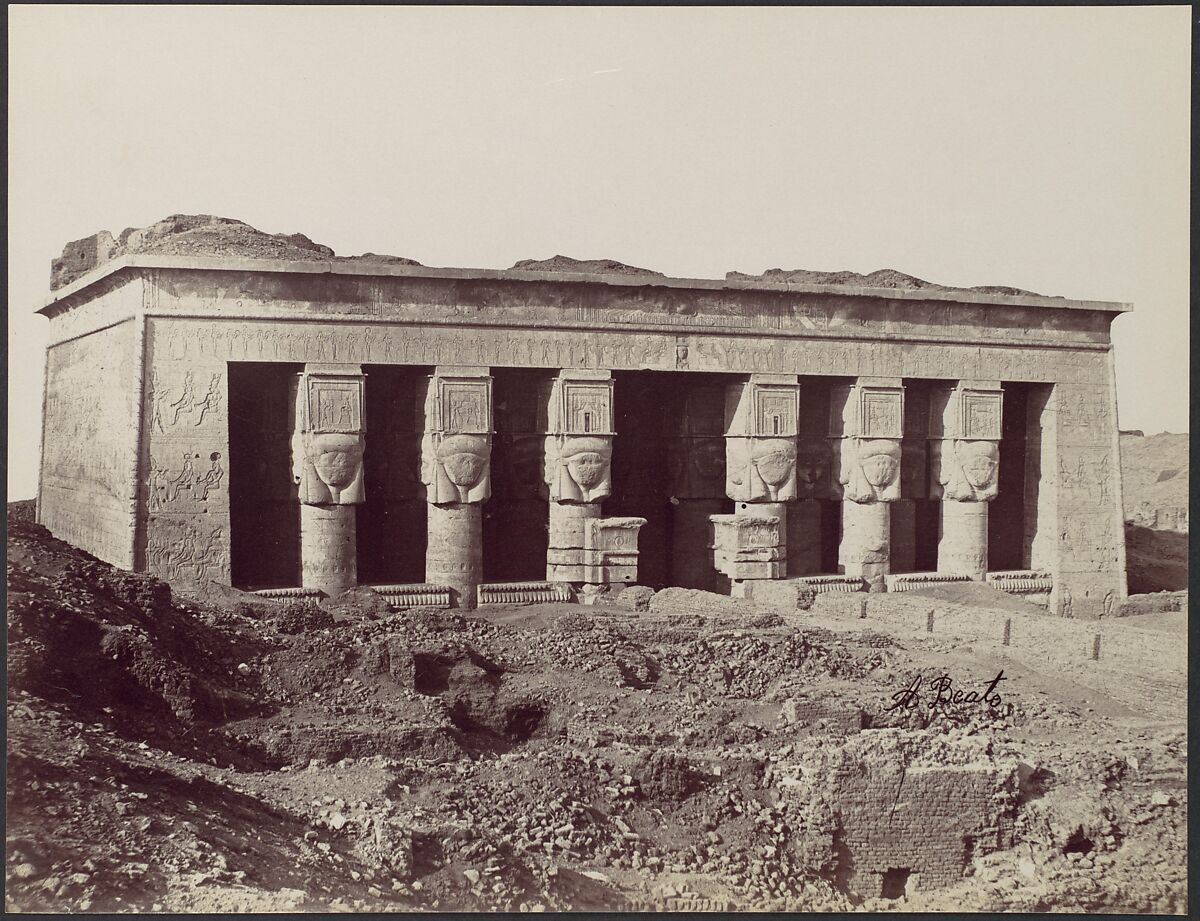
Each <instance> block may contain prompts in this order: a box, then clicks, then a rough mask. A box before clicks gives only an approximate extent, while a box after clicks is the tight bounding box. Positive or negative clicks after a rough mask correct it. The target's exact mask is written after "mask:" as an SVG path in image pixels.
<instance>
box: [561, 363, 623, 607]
mask: <svg viewBox="0 0 1200 921" xmlns="http://www.w3.org/2000/svg"><path fill="white" fill-rule="evenodd" d="M542 405H543V407H544V416H543V420H542V421H543V425H544V429H545V431H546V466H545V480H546V485H547V486H548V487H549V493H550V540H549V546H548V547H547V550H546V578H547V580H549V581H551V582H570V583H574V584H575V585H577V586H580V589H581V600H584V601H589V600H591V599H592V598H594V597H595V593H596V592H597V591H599V587H600V586H601V585H607V584H609V583H613V582H634V581H636V579H637V537H638V529H639V528H640V527H641V526H642V525H643V524H645V523H646V519H644V518H601V517H600V502H601V501H602V500H603V499H605V498H606V497H607V496H609V495H610V494H611V493H612V443H613V437H614V435H615V432H614V431H613V381H612V372H611V371H602V370H601V371H589V370H579V369H575V370H570V371H566V370H564V371H561V372H559V374H558V375H556V376H555V377H554V378H553V379H552V380H550V381H548V382H547V383H546V385H545V386H544V387H543V389H542Z"/></svg>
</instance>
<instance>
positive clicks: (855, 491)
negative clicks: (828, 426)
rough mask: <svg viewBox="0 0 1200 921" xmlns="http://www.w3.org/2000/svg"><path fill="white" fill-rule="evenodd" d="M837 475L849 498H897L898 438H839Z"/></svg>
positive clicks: (898, 496) (875, 499)
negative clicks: (839, 462)
mask: <svg viewBox="0 0 1200 921" xmlns="http://www.w3.org/2000/svg"><path fill="white" fill-rule="evenodd" d="M841 454H842V456H841V464H840V467H841V469H840V471H839V475H838V479H839V481H840V482H841V484H842V488H843V489H842V495H843V497H844V498H846V499H849V500H851V501H852V502H859V503H862V502H891V501H894V500H895V499H899V498H900V479H899V475H900V458H901V452H900V442H899V441H898V440H894V439H883V438H879V439H861V438H843V439H842V445H841Z"/></svg>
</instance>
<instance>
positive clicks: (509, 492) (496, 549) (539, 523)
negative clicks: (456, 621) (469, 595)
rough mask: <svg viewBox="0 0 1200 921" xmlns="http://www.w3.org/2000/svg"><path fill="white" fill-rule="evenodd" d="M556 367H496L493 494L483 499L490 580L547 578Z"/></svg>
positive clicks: (486, 568)
mask: <svg viewBox="0 0 1200 921" xmlns="http://www.w3.org/2000/svg"><path fill="white" fill-rule="evenodd" d="M551 374H552V372H550V371H544V370H541V369H538V368H493V369H492V417H493V427H494V428H495V429H496V433H495V435H493V436H492V496H491V498H490V499H488V500H487V502H485V503H484V504H483V579H484V581H485V582H540V581H543V580H544V579H545V578H546V548H547V546H548V545H549V541H550V536H549V527H550V524H549V522H550V508H549V498H548V495H549V494H548V492H547V487H546V485H545V473H544V467H545V450H546V449H545V443H546V436H545V434H544V433H543V428H544V421H543V419H542V416H543V415H544V414H543V413H540V412H539V407H540V404H541V403H542V401H544V400H545V399H546V395H547V392H546V388H548V386H549V383H550V379H551Z"/></svg>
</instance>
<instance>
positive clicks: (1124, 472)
mask: <svg viewBox="0 0 1200 921" xmlns="http://www.w3.org/2000/svg"><path fill="white" fill-rule="evenodd" d="M1121 488H1122V491H1123V493H1124V499H1125V520H1126V521H1129V522H1132V523H1133V524H1136V525H1141V526H1142V527H1146V528H1154V529H1155V530H1157V531H1186V530H1187V529H1188V436H1187V434H1186V433H1184V434H1181V435H1176V434H1173V433H1171V432H1162V433H1161V434H1158V435H1149V436H1146V435H1137V434H1126V433H1122V434H1121Z"/></svg>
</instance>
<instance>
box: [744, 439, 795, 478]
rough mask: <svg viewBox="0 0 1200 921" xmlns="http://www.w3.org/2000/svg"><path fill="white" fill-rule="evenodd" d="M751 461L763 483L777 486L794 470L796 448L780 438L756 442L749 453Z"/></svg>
mask: <svg viewBox="0 0 1200 921" xmlns="http://www.w3.org/2000/svg"><path fill="white" fill-rule="evenodd" d="M751 460H753V461H754V466H755V467H756V468H757V469H758V475H759V476H761V477H762V478H763V482H764V483H767V484H768V485H770V486H778V485H779V484H780V483H782V482H784V481H785V480H786V479H787V478H788V477H789V476H790V475H791V473H792V471H793V470H794V469H795V468H796V446H795V445H794V444H793V443H792V442H790V441H785V440H784V439H782V438H772V439H766V440H763V441H757V442H755V444H754V447H753V449H752V451H751Z"/></svg>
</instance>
